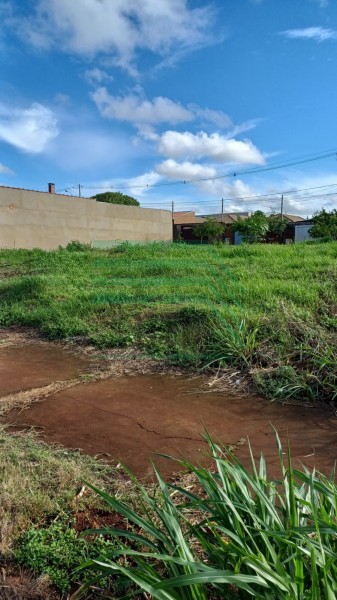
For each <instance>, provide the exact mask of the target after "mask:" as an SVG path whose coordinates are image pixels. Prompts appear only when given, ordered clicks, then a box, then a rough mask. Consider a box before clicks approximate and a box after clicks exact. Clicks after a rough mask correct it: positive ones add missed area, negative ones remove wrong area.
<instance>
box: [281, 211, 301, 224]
mask: <svg viewBox="0 0 337 600" xmlns="http://www.w3.org/2000/svg"><path fill="white" fill-rule="evenodd" d="M275 217H281V213H275ZM283 218H284V219H286V221H288V222H289V223H298V222H299V221H305V220H306V219H304V218H303V217H300V216H299V215H288V214H287V213H284V215H283Z"/></svg>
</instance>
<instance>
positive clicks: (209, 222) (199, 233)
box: [194, 217, 224, 243]
mask: <svg viewBox="0 0 337 600" xmlns="http://www.w3.org/2000/svg"><path fill="white" fill-rule="evenodd" d="M223 233H224V228H223V226H222V224H221V223H219V221H217V220H216V219H215V218H214V217H206V219H205V221H204V222H203V223H198V225H196V226H195V227H194V234H195V235H196V237H199V238H201V240H203V239H204V238H206V239H207V241H208V242H210V243H214V242H217V241H219V240H220V239H221V237H222V234H223Z"/></svg>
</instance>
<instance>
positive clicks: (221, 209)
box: [221, 198, 223, 223]
mask: <svg viewBox="0 0 337 600" xmlns="http://www.w3.org/2000/svg"><path fill="white" fill-rule="evenodd" d="M221 223H223V198H221Z"/></svg>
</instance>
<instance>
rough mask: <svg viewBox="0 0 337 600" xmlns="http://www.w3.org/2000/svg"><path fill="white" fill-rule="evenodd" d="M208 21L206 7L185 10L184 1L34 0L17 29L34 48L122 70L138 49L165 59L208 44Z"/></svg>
mask: <svg viewBox="0 0 337 600" xmlns="http://www.w3.org/2000/svg"><path fill="white" fill-rule="evenodd" d="M213 20H214V11H213V9H212V7H211V6H204V7H201V8H190V7H189V2H188V0H160V1H158V0H142V1H141V2H140V1H139V0H77V1H76V2H69V0H38V2H37V9H36V13H35V15H34V16H33V17H31V18H29V19H26V20H22V19H21V21H20V20H19V19H18V26H20V27H21V32H22V33H23V34H24V35H25V36H26V37H28V38H29V39H30V41H31V43H32V44H34V45H35V46H38V47H48V46H51V45H55V46H57V47H59V48H60V47H61V48H63V49H64V50H66V51H72V52H74V53H76V54H79V55H86V56H88V55H89V56H90V55H91V56H93V55H97V54H99V53H105V54H110V55H112V56H115V57H116V59H117V61H118V62H119V64H121V65H122V66H125V67H127V66H128V65H129V64H130V63H131V62H132V60H133V58H134V55H135V53H136V51H137V50H141V49H146V50H150V51H151V52H153V53H155V54H160V55H162V56H167V55H169V54H170V53H172V52H174V51H175V50H178V49H179V50H180V51H181V50H182V49H193V48H195V47H199V46H201V45H203V44H205V43H208V42H209V39H210V35H209V29H210V26H211V24H212V23H213Z"/></svg>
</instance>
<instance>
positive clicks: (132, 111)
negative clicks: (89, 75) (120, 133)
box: [92, 87, 194, 124]
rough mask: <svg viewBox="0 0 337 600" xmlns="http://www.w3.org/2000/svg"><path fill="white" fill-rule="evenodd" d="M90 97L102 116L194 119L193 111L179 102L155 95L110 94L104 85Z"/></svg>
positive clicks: (134, 119)
mask: <svg viewBox="0 0 337 600" xmlns="http://www.w3.org/2000/svg"><path fill="white" fill-rule="evenodd" d="M92 98H93V100H94V102H95V104H96V106H97V108H98V110H99V111H100V113H101V115H102V116H103V117H106V118H108V119H117V120H119V121H127V122H129V123H136V124H138V123H140V124H151V123H152V124H155V123H156V124H158V123H183V122H186V121H192V120H193V119H194V115H193V113H192V112H191V111H190V110H188V109H186V108H184V107H183V106H182V105H181V104H179V102H174V101H173V100H170V99H169V98H164V97H162V96H157V97H156V98H153V100H146V99H142V98H141V97H140V96H139V95H136V94H134V95H129V96H124V97H122V96H112V95H111V94H109V92H108V90H107V89H106V88H105V87H101V88H99V89H97V90H96V91H95V92H94V93H93V94H92Z"/></svg>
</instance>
